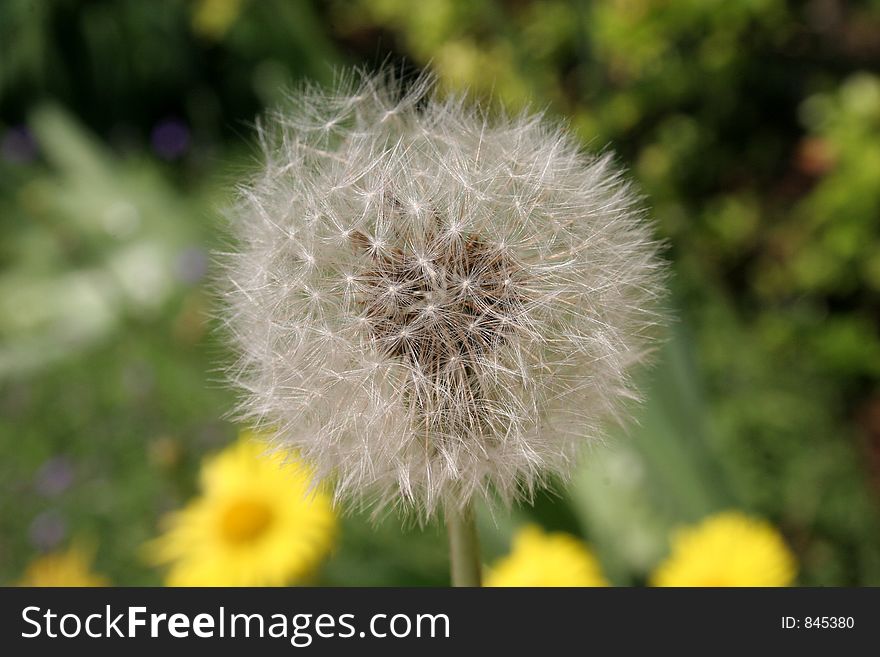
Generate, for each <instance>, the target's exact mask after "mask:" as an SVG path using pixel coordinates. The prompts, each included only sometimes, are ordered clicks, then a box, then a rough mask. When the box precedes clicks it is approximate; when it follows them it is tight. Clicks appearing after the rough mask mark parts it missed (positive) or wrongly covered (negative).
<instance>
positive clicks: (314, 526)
mask: <svg viewBox="0 0 880 657" xmlns="http://www.w3.org/2000/svg"><path fill="white" fill-rule="evenodd" d="M201 485H202V495H201V496H200V497H198V498H196V499H195V500H193V501H192V502H190V503H189V505H187V506H186V507H185V508H183V509H182V510H180V511H177V512H175V513H172V514H171V515H170V516H168V518H167V519H166V522H167V530H166V532H165V533H164V534H163V535H162V536H160V537H159V538H157V539H156V540H154V541H153V542H151V543H150V544H149V545H148V546H147V548H148V555H149V557H150V559H151V560H152V561H153V562H155V563H156V564H165V565H168V566H170V568H169V571H168V576H167V579H166V581H167V584H168V585H169V586H283V585H286V584H296V583H302V582H303V581H304V580H305V579H306V578H307V577H308V576H309V575H311V574H312V573H313V572H314V571H315V570H316V569H317V567H318V565H319V564H320V562H321V561H322V560H323V559H324V558H325V557H326V556H327V554H328V553H329V552H330V550H331V548H332V547H333V542H334V539H335V535H336V515H335V513H334V511H333V508H332V506H331V501H330V498H329V496H328V495H327V494H326V493H324V492H322V491H320V490H311V489H310V485H311V479H310V472H309V470H308V468H307V467H306V466H305V464H303V463H295V462H290V461H285V460H284V457H283V456H281V455H279V454H267V453H266V444H265V443H264V442H263V441H261V440H259V439H258V438H256V437H255V436H254V435H253V434H250V433H245V434H243V435H242V436H241V437H240V438H239V440H238V441H237V442H236V443H234V444H233V445H231V446H229V447H228V448H227V449H225V450H224V451H222V452H221V453H220V454H218V455H216V456H214V457H212V458H210V459H208V460H206V461H205V463H204V464H203V465H202V472H201Z"/></svg>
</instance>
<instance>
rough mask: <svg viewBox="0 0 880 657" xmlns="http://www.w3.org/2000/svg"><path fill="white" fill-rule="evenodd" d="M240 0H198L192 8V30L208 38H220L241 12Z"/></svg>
mask: <svg viewBox="0 0 880 657" xmlns="http://www.w3.org/2000/svg"><path fill="white" fill-rule="evenodd" d="M241 1H242V0H198V1H197V2H196V4H195V7H194V8H193V15H192V26H193V30H194V31H195V32H196V33H197V34H199V35H201V36H204V37H207V38H209V39H221V38H223V36H224V35H225V34H226V32H227V31H228V30H229V28H230V27H232V25H233V23H235V21H236V20H237V19H238V16H239V14H241V9H242V7H241Z"/></svg>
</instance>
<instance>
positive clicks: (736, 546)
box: [651, 511, 797, 586]
mask: <svg viewBox="0 0 880 657" xmlns="http://www.w3.org/2000/svg"><path fill="white" fill-rule="evenodd" d="M796 574H797V562H796V561H795V557H794V555H793V554H792V552H791V550H789V548H788V546H787V545H786V544H785V541H784V540H783V539H782V536H781V535H780V533H779V532H778V531H777V530H776V529H775V528H774V527H773V526H772V525H770V523H768V522H766V521H764V520H759V519H757V518H751V517H749V516H747V515H745V514H743V513H739V512H737V511H726V512H724V513H718V514H716V515H713V516H709V517H708V518H706V519H705V520H703V521H702V522H701V523H700V524H699V525H697V526H695V527H689V528H685V529H682V530H680V531H678V532H677V533H676V534H675V535H674V536H673V539H672V551H671V554H670V555H669V557H668V558H667V559H666V561H664V562H663V563H661V564H660V566H659V567H658V568H657V569H656V570H655V571H654V574H653V575H652V577H651V584H652V585H653V586H788V585H789V584H791V583H792V582H793V581H794V578H795V575H796Z"/></svg>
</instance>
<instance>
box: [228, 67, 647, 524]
mask: <svg viewBox="0 0 880 657" xmlns="http://www.w3.org/2000/svg"><path fill="white" fill-rule="evenodd" d="M327 126H332V130H328V129H327ZM260 136H261V143H262V145H263V163H262V167H261V169H260V171H259V172H258V173H257V174H256V175H255V176H254V177H253V178H252V179H251V180H250V182H249V183H248V184H246V185H244V186H243V187H242V188H241V191H240V195H239V202H238V204H237V206H236V208H235V212H234V217H233V219H234V221H233V226H234V230H235V233H236V238H237V247H236V252H235V253H234V254H230V255H229V256H228V257H227V258H226V265H227V266H226V274H227V277H228V281H229V284H228V285H227V286H226V290H227V292H226V302H227V303H226V311H225V320H226V322H225V323H226V325H227V326H228V328H229V332H230V334H231V336H232V339H233V343H234V345H235V347H236V350H237V353H238V355H239V358H238V360H237V362H236V363H235V364H234V365H233V366H232V367H231V368H230V374H231V378H232V379H233V381H234V382H235V383H236V384H237V385H238V386H239V387H240V388H241V390H242V391H243V396H242V401H241V403H240V406H239V408H238V411H239V416H240V417H241V419H243V420H247V421H250V422H252V423H254V424H256V425H257V426H261V427H265V428H266V430H267V431H269V432H271V433H272V434H273V435H274V436H275V439H274V441H275V444H276V446H278V447H279V448H280V449H285V450H296V451H297V452H298V453H299V454H300V455H301V456H302V457H303V458H304V459H306V460H307V461H309V462H310V463H312V464H313V465H314V467H315V471H316V474H317V475H318V476H319V477H329V478H332V479H334V481H335V484H336V491H337V496H338V497H340V498H346V499H351V498H354V499H358V500H363V501H365V502H376V503H378V504H379V505H381V506H384V505H387V504H391V505H395V506H398V507H400V508H401V509H405V510H410V511H415V512H416V513H417V515H418V516H419V517H421V518H426V517H429V516H430V515H431V514H433V513H434V512H435V511H436V510H437V509H438V508H441V507H444V506H452V507H455V506H463V505H464V504H466V503H468V502H469V501H470V500H472V499H473V498H475V497H496V498H500V499H501V500H502V501H505V502H510V501H512V500H514V499H517V498H521V497H528V496H530V495H531V494H532V493H533V492H534V490H536V488H537V487H538V486H540V485H542V484H543V483H544V482H545V481H546V480H547V479H548V478H549V477H550V476H552V475H560V476H563V477H564V476H565V475H567V474H568V473H569V472H570V471H571V469H572V467H573V464H574V463H575V462H576V460H577V456H578V453H579V452H580V451H581V448H582V446H583V445H584V444H585V443H587V442H589V441H592V440H596V439H599V438H601V437H602V435H603V426H605V425H606V424H607V422H608V421H609V420H614V419H615V418H619V417H621V416H622V415H625V413H623V408H624V406H625V403H626V401H627V400H629V399H631V398H633V397H634V396H635V391H634V390H633V386H632V382H631V375H632V370H633V367H634V366H636V365H637V364H639V363H640V362H642V361H644V360H645V358H646V356H647V355H648V353H649V351H650V346H651V336H652V335H653V334H654V330H653V327H654V326H655V325H656V324H658V322H659V319H660V315H659V314H658V313H657V300H658V297H661V296H662V292H663V278H664V267H663V265H662V263H661V261H660V259H659V258H658V256H657V250H658V246H657V244H656V242H655V241H654V240H653V239H652V237H651V228H650V225H649V224H648V222H647V221H646V220H645V218H644V217H643V213H642V211H641V210H640V209H639V206H638V204H637V199H636V197H635V195H634V194H633V193H632V192H631V191H630V188H629V186H628V185H627V183H626V182H625V181H624V180H623V179H622V177H621V174H620V173H619V172H618V170H617V169H615V167H614V166H613V165H612V162H611V158H610V156H608V155H601V156H594V155H589V154H586V153H584V152H583V151H582V150H581V149H580V148H579V146H578V144H577V143H576V142H575V140H574V139H573V138H571V137H569V136H568V135H567V134H566V133H565V131H564V130H563V129H561V128H560V127H558V126H554V125H553V124H551V123H550V122H549V121H547V120H545V119H543V118H540V117H537V118H536V117H535V116H531V115H521V116H517V117H506V116H493V117H491V118H490V117H489V116H488V115H487V114H485V113H484V112H483V111H481V110H480V109H479V108H478V107H474V106H470V105H468V103H466V102H465V101H463V100H462V99H460V98H455V97H442V96H440V95H439V94H437V93H436V92H435V91H434V89H433V87H432V84H431V82H430V80H428V79H426V78H423V79H422V80H420V81H418V82H416V83H415V84H413V85H412V86H411V87H409V88H407V89H404V88H403V87H402V85H400V84H399V83H397V82H395V81H394V80H393V79H390V76H387V75H381V76H373V77H370V76H360V77H356V78H355V77H352V78H350V79H348V80H343V81H342V82H341V83H340V84H339V86H338V87H337V90H336V91H335V92H332V93H328V92H326V91H320V90H317V89H314V88H306V89H304V90H302V91H301V92H299V93H297V94H296V95H294V96H293V97H292V98H291V103H290V105H289V106H288V107H286V108H285V109H283V110H280V111H279V112H277V113H276V114H274V115H272V116H271V117H269V118H268V119H267V120H266V121H264V122H263V124H262V126H261V133H260ZM294 325H295V326H296V327H297V328H293V326H294Z"/></svg>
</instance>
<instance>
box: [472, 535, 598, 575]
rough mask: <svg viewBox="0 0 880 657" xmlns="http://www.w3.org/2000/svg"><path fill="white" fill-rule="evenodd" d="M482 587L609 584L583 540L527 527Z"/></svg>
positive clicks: (515, 538)
mask: <svg viewBox="0 0 880 657" xmlns="http://www.w3.org/2000/svg"><path fill="white" fill-rule="evenodd" d="M485 585H486V586H608V581H607V580H606V579H605V577H604V576H603V575H602V570H601V568H600V567H599V562H598V561H597V560H596V557H594V556H593V553H592V552H591V551H590V550H589V548H587V546H586V545H584V543H583V542H582V541H580V540H578V539H577V538H575V537H574V536H571V535H570V534H565V533H563V532H551V533H546V532H544V531H543V530H542V529H541V528H540V527H537V526H535V525H527V526H526V527H523V528H522V529H521V530H520V531H519V532H518V533H517V535H516V536H515V537H514V539H513V550H511V553H510V554H509V555H507V556H506V557H504V558H502V559H501V560H499V561H498V562H497V563H496V564H495V566H494V567H493V568H491V569H490V570H489V572H488V573H487V575H486V581H485Z"/></svg>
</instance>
